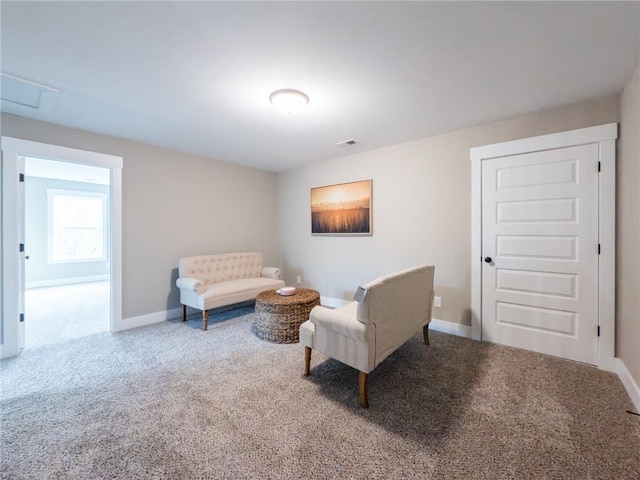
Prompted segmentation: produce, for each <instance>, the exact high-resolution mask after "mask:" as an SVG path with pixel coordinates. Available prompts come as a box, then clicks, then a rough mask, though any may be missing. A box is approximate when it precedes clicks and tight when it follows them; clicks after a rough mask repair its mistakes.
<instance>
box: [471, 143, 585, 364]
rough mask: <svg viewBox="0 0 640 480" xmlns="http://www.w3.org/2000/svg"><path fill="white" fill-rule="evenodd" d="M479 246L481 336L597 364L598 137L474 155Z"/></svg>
mask: <svg viewBox="0 0 640 480" xmlns="http://www.w3.org/2000/svg"><path fill="white" fill-rule="evenodd" d="M482 253H483V255H485V256H486V258H485V261H484V262H483V263H482V292H483V293H482V339H483V340H486V341H489V342H492V343H500V344H505V345H511V346H515V347H519V348H525V349H527V350H533V351H537V352H541V353H546V354H549V355H555V356H558V357H563V358H568V359H571V360H575V361H579V362H583V363H589V364H593V365H595V364H596V362H597V348H598V341H597V327H598V145H597V144H595V143H592V144H589V145H582V146H578V147H568V148H562V149H554V150H546V151H542V152H535V153H527V154H523V155H514V156H507V157H500V158H493V159H488V160H486V161H484V162H482ZM489 258H491V259H492V260H491V261H488V260H489Z"/></svg>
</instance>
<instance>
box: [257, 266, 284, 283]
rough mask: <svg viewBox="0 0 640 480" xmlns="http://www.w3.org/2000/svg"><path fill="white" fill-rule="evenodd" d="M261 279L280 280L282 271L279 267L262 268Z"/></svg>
mask: <svg viewBox="0 0 640 480" xmlns="http://www.w3.org/2000/svg"><path fill="white" fill-rule="evenodd" d="M260 276H261V277H267V278H273V279H274V280H279V279H280V269H279V268H278V267H262V271H261V272H260Z"/></svg>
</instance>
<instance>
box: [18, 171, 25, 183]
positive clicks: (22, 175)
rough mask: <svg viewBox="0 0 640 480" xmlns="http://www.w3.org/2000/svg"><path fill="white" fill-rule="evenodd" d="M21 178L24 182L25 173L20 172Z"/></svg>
mask: <svg viewBox="0 0 640 480" xmlns="http://www.w3.org/2000/svg"><path fill="white" fill-rule="evenodd" d="M19 179H20V181H21V182H24V173H21V174H20V176H19Z"/></svg>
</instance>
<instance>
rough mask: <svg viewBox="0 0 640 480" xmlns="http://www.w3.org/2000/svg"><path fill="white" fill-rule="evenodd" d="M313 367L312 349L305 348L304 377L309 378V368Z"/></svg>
mask: <svg viewBox="0 0 640 480" xmlns="http://www.w3.org/2000/svg"><path fill="white" fill-rule="evenodd" d="M310 365H311V348H309V347H304V376H305V377H308V376H309V366H310Z"/></svg>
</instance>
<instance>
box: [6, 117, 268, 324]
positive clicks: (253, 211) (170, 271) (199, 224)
mask: <svg viewBox="0 0 640 480" xmlns="http://www.w3.org/2000/svg"><path fill="white" fill-rule="evenodd" d="M1 127H2V132H1V133H2V135H5V136H10V137H17V138H22V139H25V140H33V141H37V142H43V143H50V144H55V145H61V146H65V147H72V148H78V149H83V150H90V151H95V152H101V153H107V154H111V155H118V156H121V157H123V158H124V167H123V170H122V198H123V202H122V203H123V207H122V208H123V212H122V222H123V225H122V229H123V238H122V249H123V257H122V258H123V294H122V298H123V317H124V318H125V319H126V318H131V317H136V316H140V315H145V314H150V313H155V312H161V311H164V310H169V309H173V308H177V307H178V306H179V295H178V291H177V289H176V287H175V279H176V273H177V272H176V269H177V264H178V258H179V257H182V256H188V255H197V254H206V253H218V252H234V251H236V252H237V251H254V250H255V251H262V252H263V254H264V258H265V263H266V264H268V265H276V266H279V265H280V255H279V253H278V252H279V248H278V245H277V229H276V213H275V212H276V190H275V189H276V175H275V174H273V173H269V172H264V171H260V170H255V169H251V168H246V167H240V166H236V165H232V164H229V163H224V162H219V161H214V160H210V159H205V158H200V157H196V156H193V155H188V154H185V153H180V152H175V151H170V150H165V149H162V148H157V147H152V146H149V145H145V144H141V143H137V142H132V141H128V140H123V139H118V138H113V137H107V136H104V135H97V134H93V133H89V132H84V131H80V130H75V129H70V128H65V127H59V126H55V125H52V124H48V123H43V122H37V121H34V120H30V119H26V118H21V117H16V116H12V115H6V114H2V124H1Z"/></svg>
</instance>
